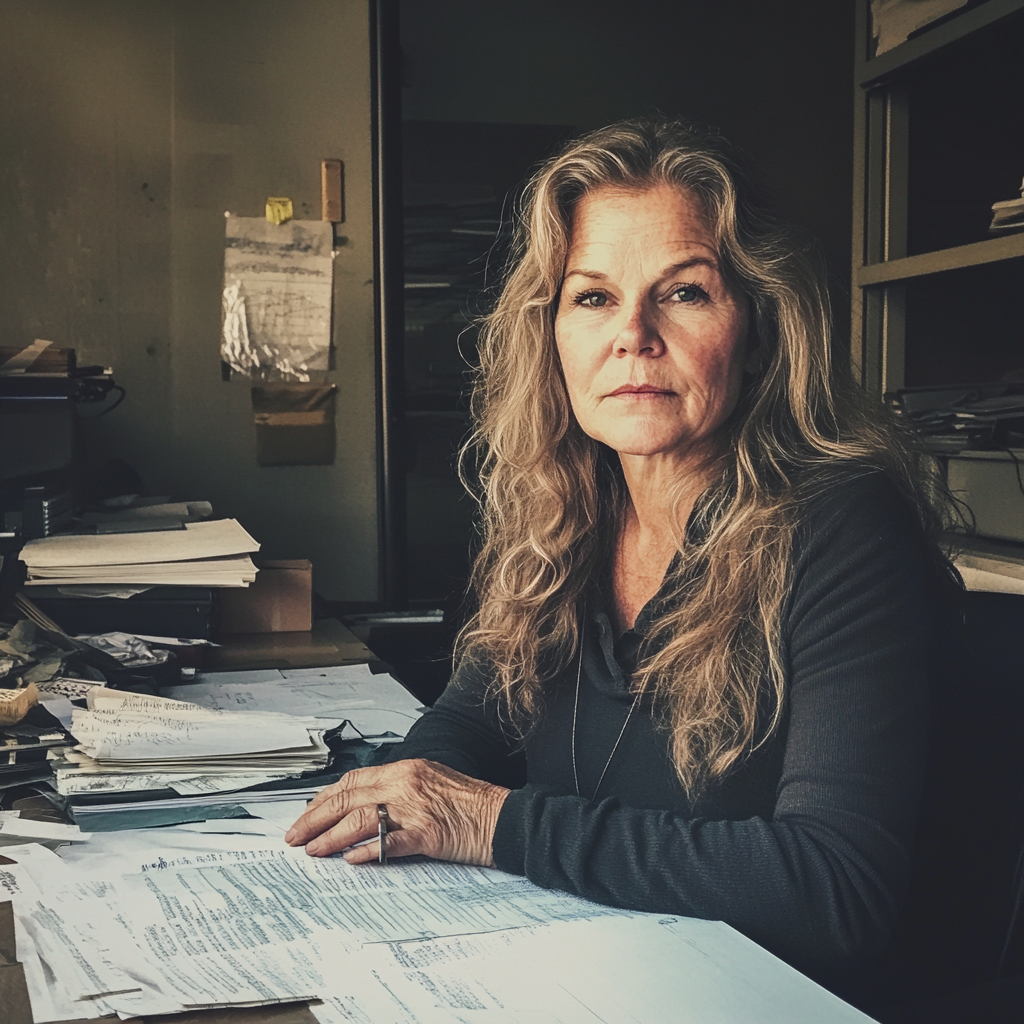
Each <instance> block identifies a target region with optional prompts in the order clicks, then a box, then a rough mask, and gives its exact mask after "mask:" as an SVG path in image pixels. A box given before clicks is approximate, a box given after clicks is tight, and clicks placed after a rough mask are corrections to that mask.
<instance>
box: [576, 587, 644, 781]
mask: <svg viewBox="0 0 1024 1024" xmlns="http://www.w3.org/2000/svg"><path fill="white" fill-rule="evenodd" d="M586 635H587V602H586V599H584V601H583V626H582V628H581V629H580V656H579V659H578V661H577V662H576V700H575V702H574V703H573V706H572V778H573V782H575V783H576V795H577V796H581V795H582V794H581V793H580V776H579V771H578V770H577V768H576V716H577V714H578V713H579V709H580V676H581V675H582V674H583V641H584V640H585V639H586ZM639 700H640V694H639V693H638V694H637V695H636V696H635V697H634V698H633V703H632V704H630V706H629V712H628V713H627V714H626V720H625V721H624V722H623V723H622V728H621V729H620V730H619V735H618V736H617V737H616V740H615V745H614V746H613V747H612V752H611V753H610V754H609V755H608V760H607V761H605V763H604V768H603V769H602V771H601V777H600V778H599V779H598V780H597V785H596V786H595V787H594V793H593V795H592V796H591V798H590V799H591V800H596V799H597V794H598V791H599V790H600V788H601V783H602V782H604V777H605V775H607V774H608V768H609V766H610V765H611V763H612V758H613V757H615V751H616V750H618V749H619V744H620V743H621V742H622V737H623V736H624V735H625V732H626V726H627V725H629V720H630V719H631V718H632V717H633V712H634V711H635V710H636V706H637V703H638V702H639Z"/></svg>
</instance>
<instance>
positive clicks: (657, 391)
mask: <svg viewBox="0 0 1024 1024" xmlns="http://www.w3.org/2000/svg"><path fill="white" fill-rule="evenodd" d="M673 394H675V392H674V391H670V390H669V389H668V388H659V387H658V386H657V385H655V384H623V385H622V387H620V388H616V389H615V390H614V391H612V392H610V393H609V395H608V397H609V398H617V397H619V396H620V395H624V396H626V397H630V398H632V397H642V396H644V395H650V396H651V397H652V398H656V397H657V396H658V395H673Z"/></svg>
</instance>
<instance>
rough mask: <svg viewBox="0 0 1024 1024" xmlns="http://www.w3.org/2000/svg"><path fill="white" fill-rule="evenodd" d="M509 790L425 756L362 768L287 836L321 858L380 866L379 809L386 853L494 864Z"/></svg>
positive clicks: (321, 797) (317, 801) (322, 797)
mask: <svg viewBox="0 0 1024 1024" xmlns="http://www.w3.org/2000/svg"><path fill="white" fill-rule="evenodd" d="M508 794H509V790H507V789H503V788H502V787H501V786H492V785H490V784H489V783H487V782H480V781H479V780H478V779H471V778H470V777H469V776H468V775H462V774H460V773H459V772H457V771H454V770H453V769H451V768H446V767H445V766H444V765H441V764H437V763H436V762H434V761H424V760H422V759H420V758H418V759H416V760H410V761H399V762H397V763H396V764H390V765H382V766H380V767H376V768H359V769H357V770H355V771H352V772H349V773H348V774H347V775H346V776H345V777H344V778H342V779H341V781H340V782H336V783H335V784H334V785H333V786H328V787H327V788H326V789H324V790H322V791H321V792H320V793H318V794H317V796H316V797H315V798H314V799H313V800H312V801H311V802H310V804H309V806H308V807H307V808H306V811H305V813H304V814H303V815H302V817H301V818H299V820H298V821H296V822H295V824H294V825H293V826H292V828H291V830H290V831H289V832H288V834H287V835H286V836H285V841H286V842H288V843H289V844H290V845H291V846H302V845H303V844H305V847H306V852H307V853H309V854H311V855H312V856H314V857H326V856H329V855H330V854H332V853H338V852H340V851H342V850H347V851H348V852H347V853H345V859H346V860H347V861H348V862H349V863H350V864H364V863H368V862H370V861H376V860H377V859H378V856H379V844H378V843H376V842H372V843H367V844H366V845H365V846H358V847H355V848H354V849H349V847H352V845H353V844H354V843H359V842H362V840H364V839H370V838H373V837H376V835H377V804H386V805H387V809H388V819H389V820H388V837H387V853H388V856H389V857H408V856H410V855H411V854H414V853H422V854H425V855H426V856H428V857H434V858H436V859H437V860H448V861H455V862H457V863H460V864H479V865H482V866H485V867H490V866H492V865H493V863H494V859H493V857H492V854H491V842H492V839H493V836H494V827H495V825H496V823H497V821H498V812H499V811H500V810H501V805H502V804H503V803H504V802H505V798H506V797H507V796H508Z"/></svg>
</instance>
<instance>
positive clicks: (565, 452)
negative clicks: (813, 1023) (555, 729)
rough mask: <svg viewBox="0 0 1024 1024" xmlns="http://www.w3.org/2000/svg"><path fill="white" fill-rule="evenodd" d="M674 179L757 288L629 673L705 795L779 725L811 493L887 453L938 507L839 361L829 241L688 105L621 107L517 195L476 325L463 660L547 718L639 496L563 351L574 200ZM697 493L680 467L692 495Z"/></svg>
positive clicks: (934, 526) (911, 490)
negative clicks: (690, 119)
mask: <svg viewBox="0 0 1024 1024" xmlns="http://www.w3.org/2000/svg"><path fill="white" fill-rule="evenodd" d="M666 184H667V185H670V186H673V187H675V188H678V189H680V190H682V191H684V192H685V193H686V194H687V195H688V196H689V197H691V198H692V199H693V200H695V201H696V202H697V203H698V204H699V205H700V207H701V208H702V210H703V212H704V215H705V216H706V218H707V222H708V224H709V225H710V227H711V229H712V232H713V235H714V237H715V238H716V239H717V244H718V256H719V262H720V265H721V267H722V270H723V273H724V274H725V275H726V277H727V278H728V279H729V280H730V281H731V282H732V283H733V284H734V285H735V286H737V287H738V289H739V290H740V291H741V292H743V293H744V294H745V295H746V296H747V298H748V300H749V303H750V309H751V329H752V330H754V331H756V336H757V339H758V342H759V350H760V352H761V360H762V363H761V370H760V373H759V374H758V375H756V379H748V380H747V381H746V384H745V387H744V390H743V394H742V397H741V399H740V403H739V406H738V407H737V409H736V410H735V412H734V413H733V415H732V416H731V417H730V419H729V421H728V422H727V423H726V425H725V427H724V428H723V431H722V437H721V439H720V442H721V443H720V445H719V454H718V456H717V461H715V463H714V465H713V466H711V467H709V468H710V470H711V478H712V479H713V480H714V481H715V482H714V483H713V484H712V485H711V488H710V490H709V491H708V492H706V494H705V496H704V500H703V501H702V503H701V506H700V508H701V509H702V510H703V516H702V519H703V523H702V529H701V530H700V531H697V532H698V533H699V534H700V536H699V539H698V541H696V542H694V541H693V540H692V538H691V540H690V541H688V540H687V539H686V529H687V524H686V523H685V522H682V521H678V520H680V519H681V516H679V515H677V516H676V520H677V521H675V522H674V523H673V524H672V526H673V528H674V530H675V532H676V535H677V536H678V538H679V557H678V558H677V559H676V561H675V563H674V568H673V570H672V578H671V580H670V581H669V582H670V584H671V586H670V590H671V591H672V595H671V597H670V599H669V600H666V601H665V602H663V604H662V606H661V608H660V611H659V614H658V615H657V616H656V618H655V620H654V623H653V625H652V628H651V631H650V633H649V635H648V637H647V640H646V643H645V647H644V652H645V655H644V657H643V658H642V659H641V661H640V664H639V665H638V668H637V672H636V675H635V676H634V679H633V681H632V685H633V687H634V690H637V691H643V692H645V693H646V694H649V695H651V696H652V697H653V699H654V701H655V704H656V706H657V707H658V708H660V709H661V714H662V715H663V717H664V722H665V725H666V727H667V728H668V729H669V730H670V731H671V747H672V756H673V762H674V765H675V770H676V773H677V775H678V778H679V780H680V782H681V784H682V785H683V787H684V788H685V789H686V790H687V791H688V792H690V793H691V795H692V794H693V793H694V792H695V791H696V790H698V789H699V788H700V787H701V786H702V785H703V784H704V783H705V782H707V781H709V780H713V779H715V778H718V777H721V776H722V775H724V774H725V773H726V772H727V771H728V770H729V768H730V767H731V766H732V765H734V764H735V763H736V762H737V760H738V759H739V758H741V757H742V756H743V755H744V754H745V752H749V751H750V750H752V749H753V748H754V747H755V746H757V745H758V744H759V743H760V742H763V741H764V739H766V738H767V736H769V735H770V734H771V732H772V731H773V730H774V729H775V728H776V727H777V725H778V723H779V721H780V718H781V715H782V712H783V708H784V697H785V672H784V666H783V662H782V656H781V651H780V643H779V640H780V625H781V618H782V613H783V608H784V604H785V601H786V597H787V593H788V590H789V582H790V562H791V547H792V537H793V532H794V528H795V526H796V525H797V523H798V520H799V516H800V512H801V508H802V507H803V506H804V505H805V502H806V499H807V497H808V496H809V495H810V494H811V493H812V492H814V491H816V490H819V489H821V488H822V487H824V486H825V485H826V484H827V480H828V478H829V477H830V476H831V477H832V478H834V476H835V473H836V469H837V466H839V465H840V464H847V465H849V464H851V463H852V464H857V465H859V466H861V467H865V468H867V467H874V468H878V469H881V470H882V471H884V472H885V473H886V474H887V475H888V477H889V478H890V479H891V480H892V481H893V482H894V483H895V484H896V485H897V487H898V488H899V489H900V491H902V493H903V494H904V495H905V496H906V498H907V499H908V501H909V502H910V503H911V504H912V506H913V507H914V508H915V509H916V510H917V513H918V515H919V517H920V519H921V522H922V525H923V526H924V529H925V531H926V533H927V534H930V535H933V536H934V535H936V534H937V532H938V530H939V529H941V526H942V523H941V502H940V500H939V499H938V496H937V491H936V489H935V487H934V486H933V485H932V483H931V482H930V478H929V475H928V474H927V472H923V471H922V466H921V460H920V457H919V454H918V452H916V451H915V449H914V445H913V443H912V442H911V441H910V440H909V438H908V437H907V436H905V435H904V433H903V431H902V430H901V429H900V428H899V427H898V426H897V425H896V424H895V423H894V422H890V421H888V420H887V419H886V418H885V416H884V414H883V412H882V410H881V409H880V408H875V407H874V405H873V404H872V403H869V402H868V401H867V400H866V399H865V397H864V395H863V393H862V392H861V391H860V389H859V388H858V387H857V386H856V385H855V384H854V383H853V381H852V378H851V377H850V376H849V375H848V374H846V373H843V372H836V370H835V369H834V368H833V366H832V365H831V349H832V339H831V322H830V310H829V301H828V296H827V292H826V289H825V285H824V274H823V269H822V266H821V264H820V261H819V260H818V259H817V257H816V256H815V250H814V249H813V247H812V246H809V245H808V244H807V243H806V242H805V241H804V240H802V239H801V238H800V237H798V236H796V235H795V234H794V233H793V231H792V230H791V229H790V228H788V227H787V226H786V225H784V224H783V223H781V222H780V221H779V220H778V219H776V218H775V217H774V216H772V215H771V214H770V213H769V211H768V209H767V207H766V205H765V203H764V202H763V201H762V200H761V198H760V196H759V194H758V192H757V191H756V189H755V188H754V186H753V184H752V182H751V180H750V177H749V176H748V174H747V173H746V172H745V170H744V169H743V167H742V164H741V161H740V160H739V159H738V158H737V156H736V154H735V152H734V150H733V149H732V148H731V147H730V146H729V145H728V144H727V143H726V142H725V140H723V139H722V138H721V137H719V136H717V135H716V134H714V133H713V132H710V131H707V130H701V129H696V128H694V127H692V126H689V125H685V124H681V123H677V122H666V121H627V122H623V123H620V124H616V125H612V126H611V127H608V128H604V129H601V130H600V131H596V132H593V133H592V134H589V135H586V136H584V137H583V138H581V139H579V140H577V141H575V142H572V143H570V144H569V145H567V146H566V147H565V148H564V149H563V150H562V151H561V152H560V153H559V154H558V155H556V156H555V157H553V158H552V159H551V160H549V161H548V162H547V163H546V164H545V165H543V166H542V167H541V168H540V170H539V171H538V172H537V173H536V174H535V175H534V177H533V179H532V180H531V181H530V183H529V184H528V186H527V188H526V190H525V192H524V196H523V199H522V202H521V204H520V210H519V214H518V218H517V219H518V223H517V233H516V238H515V243H514V248H513V256H512V259H511V261H510V264H509V270H508V273H507V276H506V280H505V284H504V288H503V289H502V292H501V295H500V297H499V298H498V300H497V303H496V306H495V308H494V309H493V312H491V313H490V315H489V316H487V317H486V318H484V320H483V321H482V330H481V336H480V347H479V354H480V364H479V371H478V375H477V380H476V386H475V391H474V417H475V424H476V429H475V433H474V435H473V437H472V439H471V441H470V445H469V446H468V448H467V451H472V452H474V453H475V454H476V466H477V473H478V481H479V483H478V485H477V493H478V496H479V499H480V504H481V511H482V519H481V542H482V543H481V549H480V552H479V555H478V557H477V559H476V561H475V564H474V568H473V574H472V587H473V590H474V592H475V596H476V602H477V604H476V611H475V614H474V615H473V617H472V619H471V620H470V621H469V622H468V623H467V625H466V627H465V629H464V630H463V632H462V634H461V636H460V643H459V648H458V649H459V656H460V657H461V658H477V657H480V656H482V657H485V658H486V659H487V661H488V662H489V663H490V666H491V669H492V672H493V675H492V679H493V683H492V686H493V690H494V696H496V697H498V698H499V699H500V700H501V702H502V706H503V709H504V710H505V711H506V712H507V713H508V717H509V719H510V721H511V722H512V723H513V724H514V726H515V728H516V729H517V730H519V732H520V735H524V734H525V733H526V731H527V730H528V729H529V728H530V725H531V724H532V723H533V722H535V721H536V719H537V717H538V715H539V714H540V713H541V710H542V706H543V695H544V691H545V686H546V684H548V683H549V682H550V680H552V679H553V678H555V677H556V676H557V675H558V673H559V672H561V671H562V670H564V669H565V667H566V666H567V665H568V664H569V663H570V662H571V661H572V660H573V659H574V658H575V656H576V653H577V649H578V644H579V642H580V637H579V623H580V607H581V604H582V601H583V599H584V595H585V593H586V591H587V589H588V587H590V586H591V585H592V584H593V583H594V581H595V580H596V579H599V578H600V577H601V575H602V573H606V572H607V571H608V567H609V564H610V559H611V557H612V554H613V552H614V549H615V544H616V539H617V537H618V534H619V531H620V529H621V526H622V523H623V521H624V519H623V517H624V513H625V510H626V508H627V506H628V503H629V500H630V499H629V493H628V490H627V488H626V485H625V481H624V478H623V475H622V470H621V467H620V464H619V460H618V456H617V455H616V453H615V452H613V451H612V450H611V449H609V448H608V447H606V446H605V445H603V444H601V443H599V442H597V441H595V440H593V439H592V438H590V437H589V436H587V435H586V434H585V433H584V432H583V431H582V429H581V428H580V426H579V425H578V423H577V421H576V419H575V417H574V415H573V412H572V409H571V407H570V403H569V398H568V393H567V391H566V385H565V381H564V378H563V375H562V370H561V366H560V363H559V359H558V354H557V350H556V347H555V336H554V318H555V310H556V306H557V304H558V299H559V291H560V288H561V283H562V277H563V274H564V270H565V261H566V256H567V252H568V248H569V240H570V234H571V230H572V218H573V211H574V208H575V206H576V204H577V203H578V202H579V200H580V198H581V197H583V196H584V195H587V194H588V193H591V192H593V191H595V190H596V189H601V188H606V187H614V188H616V189H620V190H621V189H626V190H635V191H644V190H647V189H650V188H653V187H656V186H660V185H666ZM464 454H465V453H464ZM690 485H691V487H692V481H690ZM686 492H687V481H686V480H680V481H679V482H678V493H677V495H676V497H677V499H678V500H677V506H678V507H679V508H684V507H685V506H684V505H683V503H682V498H683V496H684V495H685V493H686ZM692 532H694V531H691V533H692ZM765 681H767V686H766V685H765Z"/></svg>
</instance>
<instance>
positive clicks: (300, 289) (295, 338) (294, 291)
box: [220, 217, 334, 382]
mask: <svg viewBox="0 0 1024 1024" xmlns="http://www.w3.org/2000/svg"><path fill="white" fill-rule="evenodd" d="M226 224H227V235H226V238H225V247H224V295H223V303H222V306H223V327H222V331H221V346H220V354H221V359H222V360H223V361H224V362H225V363H226V364H227V365H228V366H229V367H230V368H231V371H232V373H236V374H240V375H242V376H245V377H249V378H252V379H254V380H273V381H302V382H308V381H309V380H310V379H311V376H310V375H311V374H312V373H315V372H318V371H325V370H327V369H328V368H329V358H330V347H331V297H332V282H333V268H334V259H333V246H334V229H333V227H332V225H331V224H329V223H326V222H324V221H317V220H290V221H287V222H286V223H284V224H271V223H269V222H268V221H267V220H266V219H264V218H262V217H228V218H227V220H226Z"/></svg>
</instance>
